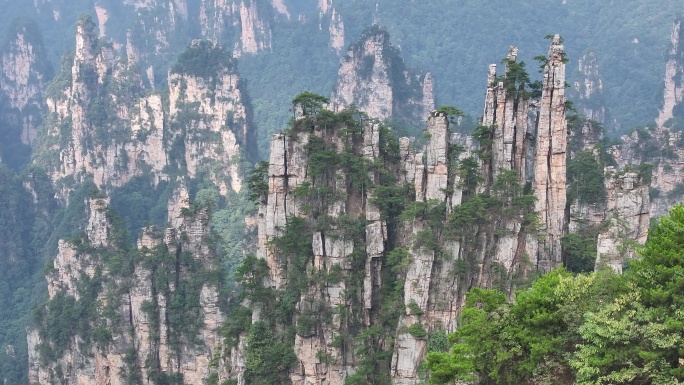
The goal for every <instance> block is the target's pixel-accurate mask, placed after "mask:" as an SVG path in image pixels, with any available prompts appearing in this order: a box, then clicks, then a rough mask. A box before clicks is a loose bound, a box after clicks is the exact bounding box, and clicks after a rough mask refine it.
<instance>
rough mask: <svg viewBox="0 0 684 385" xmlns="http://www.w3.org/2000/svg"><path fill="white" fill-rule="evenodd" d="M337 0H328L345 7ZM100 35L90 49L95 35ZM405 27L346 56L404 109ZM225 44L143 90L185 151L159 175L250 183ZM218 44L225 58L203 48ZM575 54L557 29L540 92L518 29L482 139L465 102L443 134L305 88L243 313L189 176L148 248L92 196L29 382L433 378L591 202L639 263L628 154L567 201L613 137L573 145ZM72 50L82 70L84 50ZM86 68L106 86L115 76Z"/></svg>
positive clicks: (637, 194) (280, 150)
mask: <svg viewBox="0 0 684 385" xmlns="http://www.w3.org/2000/svg"><path fill="white" fill-rule="evenodd" d="M321 4H322V6H321V11H322V12H323V13H325V12H328V11H327V9H328V8H325V9H324V7H323V5H325V6H326V7H328V6H330V3H328V2H325V3H324V4H323V3H321ZM281 14H283V15H285V13H284V12H281ZM87 36H88V35H84V37H81V38H80V40H77V42H78V46H79V47H90V46H91V44H90V43H88V38H87ZM385 39H386V34H385V33H384V32H382V31H377V30H376V31H375V32H373V33H371V34H369V35H368V36H367V37H366V39H365V40H362V43H360V45H359V46H357V47H356V48H354V47H352V50H351V51H350V57H349V58H348V60H347V63H348V64H349V63H352V64H353V63H356V64H353V65H352V64H349V65H350V66H351V67H350V68H353V67H354V65H357V64H359V65H363V63H364V61H366V62H367V63H370V64H368V66H369V68H370V73H369V75H368V76H370V77H371V78H369V79H365V80H364V79H362V78H354V77H353V76H350V77H349V79H351V80H350V82H352V83H354V82H356V83H354V84H356V85H357V86H358V87H361V88H360V89H366V90H368V91H369V92H371V94H369V98H368V99H364V100H369V101H373V102H372V103H371V102H369V103H368V104H367V105H366V108H367V110H368V111H376V112H377V113H388V111H387V108H390V109H391V110H390V111H389V113H390V114H393V112H392V111H394V109H395V108H396V101H397V99H396V97H395V89H394V88H393V87H395V86H396V83H395V80H396V78H390V77H388V75H387V74H389V73H392V72H391V69H392V68H393V67H392V65H395V64H396V62H392V61H387V60H385V59H386V58H387V57H388V56H387V52H390V53H392V52H393V51H392V49H391V47H389V48H388V46H387V45H386V40H385ZM215 48H216V47H215V46H214V45H213V44H211V43H200V42H197V43H194V44H193V45H192V46H191V47H190V48H189V51H188V55H186V56H183V55H182V56H181V58H180V59H179V62H178V63H177V65H175V66H174V67H173V68H172V69H171V71H170V74H169V79H170V80H169V100H170V101H169V105H168V107H166V106H165V105H164V104H163V102H162V101H161V98H159V99H160V101H159V102H158V103H159V104H154V103H157V102H155V101H154V100H155V99H154V94H153V95H152V96H148V97H146V98H142V97H141V98H138V99H137V101H136V103H138V105H139V107H138V109H139V110H140V112H139V113H138V115H136V116H137V118H136V119H131V120H130V121H131V122H133V123H132V124H131V125H130V130H131V134H130V135H133V136H134V137H135V138H138V140H141V141H145V140H150V139H149V138H150V137H152V133H151V132H149V133H148V131H152V130H157V131H160V132H162V133H163V134H161V135H159V136H158V137H157V139H155V140H157V141H158V143H160V144H161V145H162V146H166V147H163V148H169V149H171V150H170V151H169V152H168V153H167V152H164V154H166V156H165V157H164V158H163V159H164V161H163V162H162V160H161V159H162V157H159V158H158V159H159V161H158V163H157V165H156V166H153V167H152V170H153V171H154V170H156V168H155V167H161V168H160V169H161V170H162V171H164V170H172V166H174V165H175V166H176V167H182V168H184V169H186V170H187V172H188V175H189V176H190V177H193V176H194V177H195V178H200V177H204V178H208V179H209V180H211V181H213V182H214V183H215V184H216V185H218V186H219V187H220V189H221V190H222V192H224V193H227V192H229V191H230V190H233V191H239V190H240V189H241V187H242V179H241V178H240V174H239V169H237V168H231V167H232V166H234V165H235V163H234V158H226V154H225V153H226V152H229V151H238V150H239V149H240V143H241V141H244V140H246V139H245V138H246V137H248V136H249V129H248V124H247V123H248V121H249V119H248V114H247V112H246V109H245V108H244V107H242V109H241V106H242V104H241V103H240V100H242V99H241V94H240V93H239V88H238V87H237V83H238V79H237V77H236V75H235V74H234V71H233V68H232V67H231V66H230V65H227V64H224V63H230V60H229V59H230V58H229V57H228V58H227V59H226V56H225V52H223V51H220V50H218V51H217V50H215ZM101 52H102V51H99V53H96V54H93V53H92V50H87V49H81V50H78V51H77V53H76V55H75V56H76V58H75V59H74V60H75V61H76V60H80V61H81V62H87V61H88V60H90V61H91V62H94V63H96V64H97V63H100V62H104V61H103V60H104V56H103V54H102V53H101ZM200 55H206V58H207V59H208V60H204V61H203V62H206V63H220V65H218V67H217V68H213V67H210V66H209V67H207V66H203V67H195V66H193V65H192V64H193V60H190V59H191V58H194V57H197V56H200ZM359 55H360V56H359ZM563 56H564V53H563V46H562V44H561V39H560V37H559V36H556V37H555V38H554V40H553V42H552V44H551V49H550V52H549V56H548V63H547V65H546V67H545V70H544V82H543V87H542V89H541V91H542V92H541V95H539V96H538V95H533V94H532V93H531V92H529V91H530V90H528V89H527V87H529V84H528V81H527V80H524V79H525V76H520V75H521V71H522V70H524V67H523V66H522V64H521V63H518V61H517V49H516V48H515V47H511V50H510V51H509V55H508V58H507V61H506V66H505V69H504V74H503V75H501V76H500V77H497V73H496V72H497V69H496V66H494V65H493V66H490V68H489V72H488V79H487V92H486V95H485V108H484V117H483V121H482V122H481V123H482V124H481V125H480V126H479V127H478V128H477V130H476V133H475V135H474V136H473V138H463V137H460V136H459V135H452V133H451V131H450V125H451V124H452V122H453V120H454V119H455V118H456V117H455V116H449V115H448V112H444V111H441V110H440V111H430V112H429V113H428V114H427V126H426V133H425V135H424V137H425V138H426V142H425V145H424V147H423V146H417V145H416V144H415V141H414V142H412V140H411V139H409V138H396V137H395V136H394V134H393V132H392V130H391V129H390V128H389V127H387V126H386V125H384V124H380V123H378V119H374V118H378V117H379V116H371V117H369V116H368V115H365V114H363V113H360V112H359V111H357V110H347V109H344V108H343V107H344V104H340V103H341V102H340V100H342V99H340V98H342V96H340V95H341V94H340V92H341V91H340V90H341V89H343V88H344V87H342V88H338V91H336V92H337V95H336V96H335V98H337V99H335V98H333V99H334V100H333V102H332V103H331V106H334V108H337V111H332V110H327V109H325V108H323V107H324V106H322V105H319V106H313V107H311V106H309V105H306V104H305V103H304V104H302V105H299V106H295V119H293V121H292V123H291V125H290V127H289V128H288V129H287V130H286V131H284V132H282V133H278V134H275V135H273V136H272V137H271V143H270V159H269V161H268V165H262V166H260V167H257V168H256V171H255V173H254V174H253V175H252V177H250V181H249V184H250V186H252V193H253V195H256V196H257V197H256V198H257V199H258V202H259V208H258V216H257V218H256V224H257V228H258V237H257V242H256V243H257V248H256V253H255V255H253V256H246V257H245V258H244V262H243V264H242V265H241V267H240V268H239V269H238V280H239V281H240V283H241V284H242V291H241V293H240V294H237V295H234V296H231V298H230V302H231V303H230V306H225V309H224V307H223V306H222V305H220V304H222V303H224V302H222V301H219V299H220V298H222V296H224V295H227V294H224V293H221V292H220V290H221V282H222V281H221V280H217V279H216V277H220V274H221V273H222V272H221V271H220V268H221V261H220V260H219V259H218V257H217V255H216V253H215V252H214V250H213V248H212V247H211V246H210V245H211V244H212V239H211V234H210V229H209V217H208V213H207V210H204V209H201V208H197V207H196V206H195V205H190V204H189V202H188V200H189V197H190V192H189V188H187V187H186V186H184V185H181V186H180V187H179V188H177V189H176V190H175V192H174V194H173V195H172V197H171V198H170V200H169V203H168V211H169V226H168V228H167V229H166V230H165V231H164V232H163V233H162V232H161V231H159V230H154V229H152V228H149V229H146V230H145V231H144V232H143V235H142V236H141V238H140V239H139V240H138V242H137V247H136V248H132V247H131V246H130V245H128V246H127V243H125V241H122V239H121V232H120V224H119V223H118V222H117V221H116V216H114V215H113V214H112V213H111V212H110V211H109V210H108V209H107V206H108V200H107V199H106V198H105V197H102V196H100V197H93V198H91V199H90V200H89V201H88V205H89V207H90V216H89V222H88V225H87V226H86V229H85V230H86V235H85V236H84V237H83V238H81V239H79V240H72V241H62V242H60V244H59V255H58V256H57V258H56V259H55V262H54V268H53V269H52V271H51V272H50V273H49V274H48V287H49V293H50V301H49V302H48V303H47V304H46V305H45V306H44V307H43V308H41V310H40V312H39V317H38V319H37V325H38V327H37V328H36V330H33V331H30V333H29V336H28V341H29V344H30V347H31V348H30V350H31V354H30V357H31V381H35V382H37V383H40V384H47V383H51V382H58V381H59V382H61V383H65V384H81V383H95V384H98V385H99V384H107V383H112V384H114V383H127V382H135V381H138V382H142V383H159V382H164V381H166V382H171V381H176V382H179V381H180V382H183V383H188V384H204V383H217V382H218V383H221V382H222V381H226V380H230V381H233V382H235V381H236V382H237V383H238V384H240V385H242V384H250V383H287V382H291V383H292V384H295V385H310V384H321V385H324V384H331V385H333V384H342V383H345V382H347V381H349V382H354V383H390V382H391V383H394V384H401V385H417V384H419V383H421V381H423V379H421V363H422V362H423V360H424V358H425V355H426V354H427V353H428V352H430V351H433V350H444V349H448V343H447V342H446V335H447V333H451V332H453V331H454V330H455V328H456V327H457V326H458V325H457V320H458V316H459V315H460V311H461V309H462V307H463V306H464V303H465V294H466V292H467V291H468V290H469V289H471V288H473V287H486V288H497V289H500V290H502V291H504V292H506V293H508V294H509V295H513V293H514V290H515V289H516V288H517V287H519V285H520V284H521V282H525V281H526V280H529V279H530V277H531V276H533V274H531V273H532V271H533V270H535V269H536V270H540V271H548V270H550V269H552V268H555V267H557V266H559V265H560V264H561V263H562V262H563V257H564V253H563V252H564V250H563V247H562V246H563V244H562V242H561V241H562V239H563V238H564V237H566V236H567V235H568V234H569V233H570V232H571V231H579V230H578V229H580V228H581V226H582V224H581V223H583V222H581V221H580V219H581V218H580V219H577V218H579V217H580V216H583V215H584V216H591V215H593V216H595V217H596V223H604V222H605V223H606V226H605V228H603V231H602V232H600V234H597V235H596V237H597V238H598V243H599V245H598V262H596V264H597V265H602V264H608V265H610V266H611V267H613V268H615V269H616V270H619V269H620V267H621V266H622V263H623V261H622V259H621V256H622V254H620V252H621V251H622V250H623V246H624V245H625V244H628V243H629V242H625V240H628V239H632V240H633V241H636V242H643V241H644V239H645V229H646V226H647V224H648V218H649V197H648V189H647V187H646V183H645V182H646V180H645V179H643V175H642V174H639V173H638V172H634V171H632V170H630V169H624V170H623V171H620V172H617V171H614V170H613V169H608V171H607V174H606V176H605V178H604V180H605V182H604V183H605V185H604V186H603V187H604V190H605V192H606V200H605V205H603V206H600V205H594V206H592V207H589V206H588V205H587V204H585V203H579V200H578V201H577V202H574V203H573V202H570V203H568V202H567V199H566V193H567V192H568V191H567V187H566V184H567V178H566V172H567V170H566V169H567V164H566V162H567V159H566V158H567V157H568V154H569V156H570V160H572V159H573V157H579V156H580V154H581V153H583V151H590V152H591V151H592V150H591V148H598V147H600V146H598V144H599V143H600V142H601V137H600V135H598V134H596V133H595V132H593V131H591V130H590V129H589V128H587V129H586V130H585V129H584V128H581V129H579V131H578V132H579V133H577V132H573V135H575V136H573V137H571V138H570V139H573V138H574V139H573V140H576V141H578V143H579V144H576V145H575V144H573V145H571V146H568V145H567V142H568V140H569V138H568V134H567V129H568V125H567V122H566V119H565V115H564V113H565V100H564V94H563V92H564V88H565V84H564V83H565V82H564V67H563V66H564V60H563V59H564V57H563ZM364 57H368V58H369V59H364ZM98 58H100V59H98ZM371 59H372V60H371ZM81 62H79V63H81ZM388 63H390V64H391V65H390V64H388ZM392 63H394V64H392ZM371 64H372V65H371ZM376 65H377V66H378V67H377V68H376ZM74 67H75V68H76V70H74V74H75V75H74V77H73V79H79V76H78V75H79V72H78V71H82V67H83V66H82V65H79V66H74ZM343 67H344V64H343ZM95 68H96V69H97V68H98V67H95ZM102 68H105V67H102ZM107 68H109V67H107ZM112 68H113V67H112ZM388 71H389V72H388ZM102 73H104V75H103V79H106V76H108V75H107V71H103V72H102ZM94 74H95V76H94V79H95V82H98V81H99V80H98V76H97V75H98V74H100V72H97V71H95V72H94ZM401 74H402V77H401V79H404V80H406V79H409V78H407V77H406V73H405V72H404V71H402V72H401ZM373 77H376V79H375V80H378V79H379V81H380V82H379V83H378V84H377V87H375V88H371V87H370V86H371V85H372V84H373V83H372V82H373V81H375V80H372V78H373ZM383 79H384V80H383ZM521 79H523V80H521ZM360 80H363V81H364V82H367V83H358V81H360ZM390 80H392V82H390ZM103 81H104V80H103ZM70 84H72V88H74V89H77V90H78V91H79V92H80V93H79V95H85V96H86V97H87V96H88V95H90V94H92V93H93V92H95V91H96V90H97V88H92V89H91V88H88V87H86V86H81V87H80V88H78V84H77V83H76V82H75V81H72V82H71V83H70ZM74 84H76V85H74ZM79 84H80V83H79ZM98 84H99V83H98ZM344 84H346V83H344ZM363 87H366V88H363ZM383 87H385V88H383ZM426 87H427V88H429V87H428V84H427V83H421V84H420V89H425V88H426ZM93 90H95V91H93ZM383 90H384V91H383ZM380 91H382V92H380ZM69 92H72V94H73V91H72V90H71V89H70V91H69ZM88 93H90V94H88ZM70 95H71V94H70ZM422 95H423V96H424V95H425V93H423V94H422ZM71 97H72V99H69V100H70V101H71V102H73V104H77V101H78V100H80V99H76V98H75V97H74V96H71ZM303 97H304V98H306V95H305V96H303ZM355 97H358V95H357V96H355ZM535 99H538V100H535ZM345 100H346V99H345ZM416 100H417V99H416ZM336 103H337V104H336ZM344 103H346V102H344ZM312 104H315V103H312ZM157 105H160V106H161V107H156V106H157ZM383 106H384V107H383ZM387 106H389V107H387ZM305 107H306V108H305ZM65 108H66V107H64V108H63V109H65ZM167 108H168V109H167ZM531 108H532V109H535V110H534V111H536V112H537V119H536V122H535V123H534V124H533V123H531V122H530V121H529V120H530V119H529V118H528V116H529V111H530V109H531ZM132 109H133V108H131V109H130V110H132ZM57 110H59V109H58V108H57V107H55V111H57ZM143 111H144V112H143ZM389 116H390V115H387V116H385V117H389ZM158 122H161V123H159V126H157V125H156V124H158ZM226 122H227V123H226ZM225 126H228V128H227V129H226V128H225ZM84 127H91V126H84ZM88 129H90V128H88ZM585 131H586V132H585ZM594 134H596V135H594ZM145 135H147V136H145ZM577 135H579V139H578V138H577V137H576V136H577ZM141 136H142V138H143V139H140V137H141ZM145 138H147V139H145ZM208 138H209V139H211V140H206V139H208ZM473 142H477V144H476V145H473ZM126 143H128V142H126ZM592 146H593V147H592ZM417 147H418V148H417ZM103 148H106V147H103ZM587 149H589V150H587ZM616 151H617V150H616ZM591 154H593V153H591ZM591 156H593V155H591ZM105 159H106V158H105ZM592 159H593V158H592ZM209 160H213V161H216V163H212V162H211V161H209ZM217 160H218V161H217ZM203 162H207V163H203ZM151 163H152V162H151ZM146 164H147V163H146ZM164 175H167V176H164ZM162 177H168V178H170V177H171V176H170V172H169V173H167V174H159V178H162ZM96 180H97V179H96ZM103 183H104V182H103ZM107 183H112V184H113V182H107ZM221 183H223V184H221ZM104 184H105V185H106V183H104ZM571 214H572V215H575V216H576V217H577V218H575V219H573V220H571V217H570V215H571ZM624 224H626V226H623V225H624ZM566 262H567V261H566ZM592 262H593V261H592ZM592 266H593V263H592ZM225 302H228V301H225ZM73 313H77V314H86V313H87V314H96V315H97V316H95V317H93V318H88V319H87V322H81V323H76V322H74V323H75V324H77V325H78V328H74V330H73V331H68V330H67V331H65V332H64V333H63V334H56V333H51V332H50V331H51V330H61V329H59V327H60V325H59V324H58V323H56V321H55V320H56V319H57V317H55V316H54V315H56V314H63V315H65V317H68V316H69V314H73ZM65 319H69V318H65ZM224 321H225V323H224ZM61 326H64V325H61ZM221 327H223V333H220V332H219V329H221ZM439 341H441V342H439Z"/></svg>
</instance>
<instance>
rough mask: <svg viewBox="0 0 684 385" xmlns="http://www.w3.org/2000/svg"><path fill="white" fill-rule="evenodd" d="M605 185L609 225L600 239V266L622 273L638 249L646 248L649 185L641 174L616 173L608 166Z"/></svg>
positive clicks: (598, 251)
mask: <svg viewBox="0 0 684 385" xmlns="http://www.w3.org/2000/svg"><path fill="white" fill-rule="evenodd" d="M605 186H606V192H607V193H608V199H607V208H606V214H605V216H606V220H607V221H608V226H607V228H606V229H605V230H604V231H602V232H601V233H600V234H599V236H598V244H597V256H596V266H597V268H600V267H601V266H602V265H607V266H610V267H611V268H612V269H613V270H615V271H616V272H622V267H623V265H624V264H625V263H626V262H627V261H629V260H631V259H634V258H636V252H635V246H636V245H640V244H641V245H643V244H644V243H645V242H646V238H647V236H648V227H649V220H650V215H649V210H650V202H649V195H648V185H646V184H645V183H644V182H643V181H642V180H641V178H640V176H639V175H638V174H637V173H634V172H622V173H616V171H615V169H614V168H612V167H607V168H606V179H605Z"/></svg>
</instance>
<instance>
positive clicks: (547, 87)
mask: <svg viewBox="0 0 684 385" xmlns="http://www.w3.org/2000/svg"><path fill="white" fill-rule="evenodd" d="M564 58H565V52H564V51H563V44H562V40H561V37H560V35H556V36H554V38H553V41H552V42H551V48H550V49H549V56H548V61H547V63H546V65H545V66H544V80H543V89H542V97H541V100H540V107H539V112H538V117H537V149H536V152H535V159H534V161H535V163H534V192H535V195H536V197H537V202H536V205H535V211H536V212H537V214H538V215H539V219H540V224H541V229H540V233H541V234H543V236H542V237H540V238H539V239H538V243H537V242H532V243H537V244H536V245H534V244H533V245H531V246H530V248H531V250H529V249H528V250H529V254H530V256H535V255H536V260H537V268H538V269H539V270H541V271H549V270H551V269H553V268H554V267H556V266H557V265H558V264H559V263H560V262H561V238H562V237H563V235H565V234H566V232H567V229H566V227H567V218H566V212H565V206H566V175H565V172H566V171H565V169H566V164H565V163H566V154H565V153H566V150H567V121H566V119H565V62H564Z"/></svg>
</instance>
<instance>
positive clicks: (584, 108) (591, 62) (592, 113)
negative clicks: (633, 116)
mask: <svg viewBox="0 0 684 385" xmlns="http://www.w3.org/2000/svg"><path fill="white" fill-rule="evenodd" d="M577 69H578V71H579V73H580V74H581V77H579V79H578V80H575V82H574V84H573V90H574V92H573V95H572V96H576V97H578V99H579V100H578V101H577V109H578V112H579V113H581V114H582V115H584V116H585V117H587V118H588V119H591V120H594V121H597V122H599V123H604V124H606V123H611V122H608V121H607V116H606V106H605V104H604V102H603V78H602V77H601V73H600V71H599V65H598V61H597V59H596V54H595V53H594V52H593V51H589V52H587V53H585V54H584V55H582V57H581V58H580V59H579V60H578V61H577Z"/></svg>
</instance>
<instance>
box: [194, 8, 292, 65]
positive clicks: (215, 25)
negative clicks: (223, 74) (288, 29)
mask: <svg viewBox="0 0 684 385" xmlns="http://www.w3.org/2000/svg"><path fill="white" fill-rule="evenodd" d="M270 5H271V7H272V8H273V9H262V7H263V3H260V2H257V1H248V0H231V1H216V0H203V1H202V2H201V5H200V20H199V21H200V26H201V28H202V35H203V36H205V37H206V38H208V39H211V40H213V41H219V40H220V39H221V38H222V37H223V36H225V35H226V33H230V34H235V36H239V38H238V39H235V47H234V48H233V55H235V56H236V57H237V56H240V55H241V54H243V53H247V54H251V53H257V52H260V51H268V50H270V49H271V40H272V37H271V33H272V32H271V22H272V20H271V17H270V12H271V11H276V12H278V13H280V14H284V15H289V13H288V11H287V7H286V6H285V4H284V3H283V2H282V0H275V1H273V3H272V4H270Z"/></svg>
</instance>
